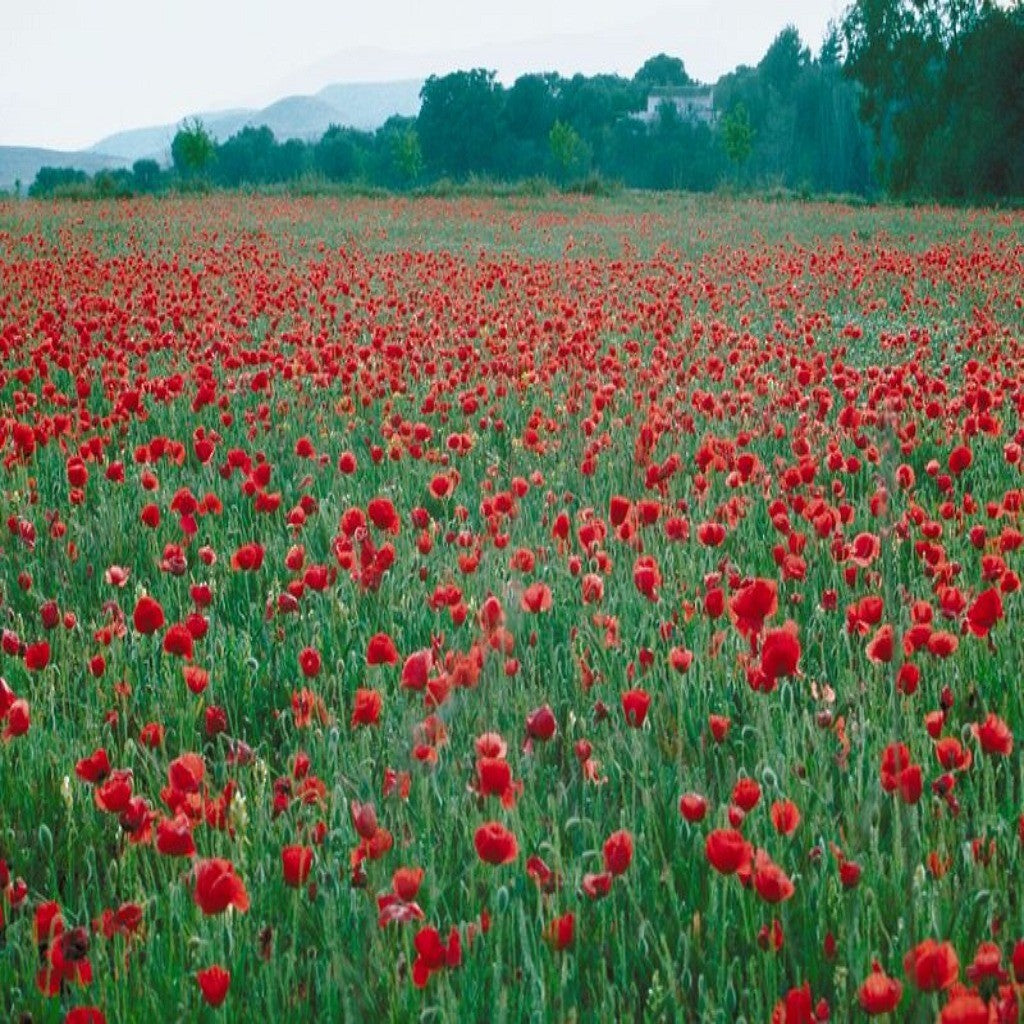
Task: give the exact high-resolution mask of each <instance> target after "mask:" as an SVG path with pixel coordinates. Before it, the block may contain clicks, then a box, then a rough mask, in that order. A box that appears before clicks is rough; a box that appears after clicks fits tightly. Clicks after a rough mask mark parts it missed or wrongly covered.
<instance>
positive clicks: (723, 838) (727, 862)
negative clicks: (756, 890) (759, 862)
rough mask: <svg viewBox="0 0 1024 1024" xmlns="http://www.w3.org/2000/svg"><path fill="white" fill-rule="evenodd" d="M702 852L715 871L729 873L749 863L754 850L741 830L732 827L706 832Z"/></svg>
mask: <svg viewBox="0 0 1024 1024" xmlns="http://www.w3.org/2000/svg"><path fill="white" fill-rule="evenodd" d="M704 854H705V856H706V857H707V859H708V863H709V864H710V865H711V866H712V867H713V868H714V869H715V870H716V871H719V872H721V873H722V874H723V875H731V874H734V873H735V872H736V871H738V870H739V869H740V868H741V867H743V866H744V865H746V864H749V863H750V860H751V858H752V857H753V855H754V851H753V847H752V846H751V845H750V843H748V842H747V841H746V839H744V838H743V834H742V833H741V832H737V831H736V830H735V829H732V828H719V829H715V830H714V831H713V832H710V833H708V837H707V839H706V840H705V843H704Z"/></svg>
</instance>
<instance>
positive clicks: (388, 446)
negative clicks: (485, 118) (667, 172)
mask: <svg viewBox="0 0 1024 1024" xmlns="http://www.w3.org/2000/svg"><path fill="white" fill-rule="evenodd" d="M1022 226H1024V217H1022V215H1021V214H1019V213H1007V212H998V211H964V210H960V211H951V210H939V209H891V208H890V209H886V208H878V209H873V208H852V207H845V206H839V205H809V204H804V205H801V204H786V203H779V204H768V203H763V202H755V201H738V200H724V199H710V198H709V199H701V200H694V199H687V198H679V197H664V196H663V197H642V196H631V195H625V196H621V197H617V198H613V199H565V200H560V201H558V202H556V201H554V200H551V199H547V200H542V199H535V200H534V199H531V200H511V199H510V200H501V201H498V200H482V199H458V200H451V201H447V200H440V199H430V200H415V201H414V200H370V199H351V200H344V201H341V200H331V199H325V198H319V199H304V198H274V197H257V198H253V197H248V198H247V197H242V196H234V197H205V198H194V199H193V198H180V199H168V200H165V201H144V202H131V203H121V204H67V205H59V204H56V205H54V204H43V203H27V202H26V203H16V204H15V203H8V204H6V205H3V206H0V268H2V279H0V463H2V468H0V511H2V516H0V735H2V739H0V1015H2V1016H3V1017H4V1019H8V1018H10V1019H13V1020H19V1021H29V1020H31V1021H34V1022H51V1021H53V1022H56V1021H69V1022H72V1024H97V1022H102V1021H107V1022H110V1024H114V1022H120V1021H131V1020H140V1019H149V1020H154V1021H164V1020H168V1021H177V1020H181V1021H186V1020H187V1021H210V1022H212V1021H217V1020H255V1019H260V1018H262V1019H264V1020H268V1021H276V1020H292V1021H305V1020H351V1021H362V1020H366V1021H407V1020H420V1021H448V1020H452V1021H527V1020H529V1021H591V1020H608V1021H611V1020H633V1021H642V1022H660V1021H675V1020H694V1021H697V1020H699V1021H713V1022H723V1024H724V1022H732V1021H738V1020H744V1021H749V1022H761V1021H773V1022H787V1024H794V1022H811V1021H826V1020H836V1021H846V1020H857V1019H867V1018H868V1017H869V1016H876V1017H880V1018H883V1019H884V1017H885V1016H886V1015H888V1018H889V1019H890V1020H907V1021H935V1020H941V1021H943V1022H975V1021H978V1022H1011V1021H1017V1020H1018V1018H1019V1010H1018V1004H1019V1002H1020V1001H1021V1000H1022V999H1024V893H1022V883H1024V779H1022V770H1021V768H1022V766H1021V741H1022V740H1024V687H1022V685H1021V673H1022V668H1024V640H1022V630H1021V607H1022V601H1024V598H1022V596H1021V594H1020V574H1021V572H1022V562H1024V521H1022V520H1024V475H1022V466H1024V311H1022V305H1024V289H1022V288H1021V282H1022V280H1024V241H1022V230H1021V229H1022Z"/></svg>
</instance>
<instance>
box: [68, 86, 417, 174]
mask: <svg viewBox="0 0 1024 1024" xmlns="http://www.w3.org/2000/svg"><path fill="white" fill-rule="evenodd" d="M422 86H423V81H422V79H418V78H417V79H404V80H401V81H393V82H339V83H337V84H333V85H328V86H325V87H324V88H323V89H321V90H320V91H319V92H317V93H316V94H315V95H312V96H308V95H295V96H284V97H282V98H281V99H279V100H275V101H274V102H273V103H270V104H268V105H267V106H265V107H263V108H262V109H259V110H246V109H238V110H215V111H207V112H205V113H200V114H197V115H195V116H198V117H199V118H200V119H201V120H202V122H203V124H205V125H206V127H207V129H208V130H209V132H210V134H211V135H212V136H213V137H214V138H215V139H216V140H217V141H218V142H224V141H225V140H226V139H229V138H230V137H231V136H232V135H234V134H235V133H236V132H238V131H241V130H242V129H243V128H245V127H247V126H250V125H251V126H252V127H254V128H258V127H260V126H262V125H266V126H267V127H268V128H269V129H270V130H271V131H272V132H273V133H274V136H275V138H277V140H278V141H279V142H283V141H284V140H285V139H303V140H304V141H312V140H315V139H319V138H320V136H321V135H323V133H324V132H325V131H327V129H328V128H329V127H330V126H331V125H332V124H337V125H341V126H342V127H345V128H360V129H362V130H364V131H373V130H375V129H377V128H379V127H380V126H381V125H382V124H383V123H384V122H385V121H386V120H387V119H388V118H389V117H392V116H394V115H395V114H401V115H403V116H406V117H415V115H416V114H417V113H418V112H419V109H420V99H419V94H420V89H421V88H422ZM179 124H180V122H175V123H173V124H165V125H154V126H148V127H145V128H134V129H129V130H128V131H123V132H118V133H117V134H116V135H109V136H107V137H106V138H104V139H100V141H99V142H97V143H95V145H93V146H91V147H89V150H88V151H87V152H103V153H114V154H116V155H118V156H121V157H124V158H125V159H126V160H138V159H141V158H143V157H151V158H153V159H155V160H160V161H162V162H166V161H167V160H169V159H170V149H171V140H172V139H173V138H174V134H175V132H176V131H177V130H178V125H179Z"/></svg>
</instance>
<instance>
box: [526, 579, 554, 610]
mask: <svg viewBox="0 0 1024 1024" xmlns="http://www.w3.org/2000/svg"><path fill="white" fill-rule="evenodd" d="M519 604H520V607H521V608H522V609H523V611H524V612H529V613H530V614H531V615H536V614H539V613H540V612H546V611H549V610H550V609H551V588H550V587H549V586H548V585H547V584H546V583H531V584H530V585H529V586H528V587H527V588H526V589H525V590H524V591H523V596H522V598H521V600H520V602H519Z"/></svg>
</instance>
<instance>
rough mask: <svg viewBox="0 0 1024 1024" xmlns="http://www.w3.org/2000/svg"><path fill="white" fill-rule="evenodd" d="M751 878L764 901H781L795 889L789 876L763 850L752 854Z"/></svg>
mask: <svg viewBox="0 0 1024 1024" xmlns="http://www.w3.org/2000/svg"><path fill="white" fill-rule="evenodd" d="M753 880H754V888H755V889H756V890H757V894H758V895H759V896H760V897H761V899H763V900H764V901H765V902H766V903H782V902H783V901H785V900H788V899H789V898H790V897H791V896H792V895H793V893H794V892H795V891H796V889H795V887H794V885H793V883H792V881H790V879H789V876H788V875H787V874H786V873H785V872H784V871H783V870H782V868H780V867H779V866H778V864H775V863H774V862H773V861H772V859H771V858H770V857H769V856H768V854H767V853H765V852H764V850H758V851H757V853H755V854H754V865H753Z"/></svg>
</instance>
